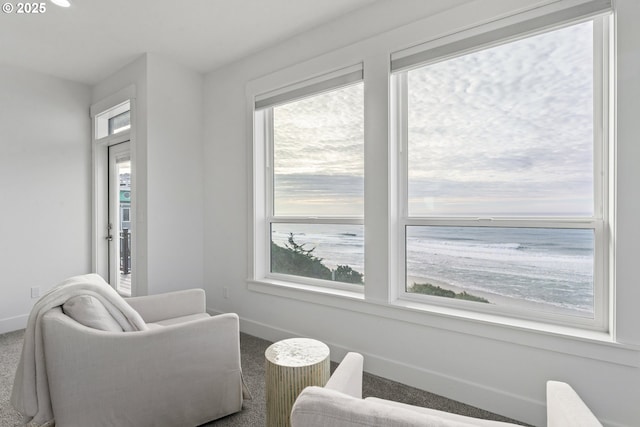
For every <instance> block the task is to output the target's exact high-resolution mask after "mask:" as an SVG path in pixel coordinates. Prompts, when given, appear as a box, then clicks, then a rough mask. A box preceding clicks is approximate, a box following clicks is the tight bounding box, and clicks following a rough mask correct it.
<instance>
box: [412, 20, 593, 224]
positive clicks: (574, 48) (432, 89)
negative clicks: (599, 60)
mask: <svg viewBox="0 0 640 427" xmlns="http://www.w3.org/2000/svg"><path fill="white" fill-rule="evenodd" d="M591 26H592V24H591V23H590V22H588V23H583V24H578V25H575V26H572V27H568V28H565V29H562V30H558V31H554V32H551V33H546V34H542V35H538V36H535V37H531V38H527V39H523V40H520V41H516V42H512V43H508V44H505V45H501V46H497V47H494V48H490V49H485V50H482V51H479V52H475V53H471V54H468V55H465V56H461V57H458V58H454V59H450V60H446V61H443V62H439V63H436V64H432V65H429V66H426V67H422V68H419V69H416V70H412V71H410V72H409V73H408V82H409V83H408V84H409V118H408V120H409V150H408V153H409V154H408V155H409V171H410V172H409V177H410V178H409V179H410V187H411V188H413V194H416V197H418V196H417V193H421V197H431V198H441V199H442V200H441V202H442V201H443V200H444V199H446V198H448V199H449V200H451V199H452V198H455V197H462V195H461V194H460V193H468V194H467V195H466V196H464V197H469V198H470V200H471V199H474V200H475V199H477V200H478V202H477V203H475V202H473V203H472V202H470V203H463V205H464V206H466V207H467V208H469V206H472V208H471V209H472V212H469V213H470V214H473V211H478V210H485V209H484V208H481V207H480V206H481V202H480V201H482V200H483V199H485V200H486V202H487V204H493V205H495V206H497V204H498V202H497V201H501V202H500V203H503V205H504V207H503V209H498V211H499V212H501V213H502V214H507V215H508V214H510V213H516V212H520V211H521V210H522V209H523V208H522V207H520V208H518V204H519V202H518V203H513V202H511V203H510V202H509V201H510V200H512V201H517V200H521V199H523V200H525V201H526V200H527V199H531V205H532V207H533V205H540V206H543V205H544V202H546V204H547V206H546V208H545V210H546V211H547V212H552V213H554V214H568V213H569V212H571V213H574V212H578V211H579V212H585V208H584V206H583V205H584V203H586V204H587V205H588V206H589V209H588V211H589V212H591V211H592V206H593V200H592V194H593V184H592V170H593V166H592V165H593V99H592V98H593V81H592V75H593V72H592V67H593V56H592V55H593V53H592V52H593V49H592V45H591V43H592V28H591ZM443 183H446V184H443ZM435 187H438V188H446V189H447V190H446V191H447V192H448V193H446V194H445V193H442V192H435V191H434V190H433V188H435ZM430 191H432V192H433V193H432V194H430V195H429V192H430ZM576 192H578V193H576ZM507 193H508V194H512V196H506V194H507ZM567 201H575V202H576V203H577V205H576V206H571V205H570V203H567ZM578 201H579V202H578ZM417 204H418V205H419V203H417ZM440 205H443V203H436V204H435V205H433V206H440ZM445 205H446V204H445ZM495 206H494V208H495ZM434 209H435V208H434ZM524 209H525V210H526V209H527V208H526V207H524ZM540 209H541V207H539V208H536V209H534V210H535V211H538V210H540ZM422 213H424V212H422ZM431 213H434V212H431ZM435 213H437V212H435Z"/></svg>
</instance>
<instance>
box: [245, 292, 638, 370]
mask: <svg viewBox="0 0 640 427" xmlns="http://www.w3.org/2000/svg"><path fill="white" fill-rule="evenodd" d="M247 283H248V289H249V290H250V291H253V292H258V293H262V294H267V295H273V296H278V297H282V298H287V299H293V300H297V301H304V302H308V303H312V304H320V305H326V306H329V307H334V308H339V309H344V310H346V311H351V312H358V313H363V314H368V315H372V316H379V317H384V318H388V319H392V320H395V321H403V322H407V323H413V324H418V325H422V326H426V327H430V328H438V329H445V330H449V331H452V332H456V333H461V334H467V335H472V336H476V337H478V336H479V337H483V338H487V339H492V340H497V341H503V342H508V343H511V344H516V345H521V346H526V347H532V348H536V349H542V350H547V351H552V352H556V353H562V354H567V355H571V356H576V357H581V358H587V359H593V360H599V361H604V362H608V363H613V364H617V365H623V366H631V367H640V357H638V356H639V354H640V347H637V346H632V345H626V344H621V343H618V342H615V341H614V340H613V339H612V337H611V335H610V334H608V333H605V332H597V331H588V330H583V329H578V328H571V327H565V326H558V325H549V324H544V323H539V322H534V321H529V320H520V319H513V318H507V317H503V316H498V315H491V314H483V313H475V312H469V311H464V310H460V309H453V308H448V307H440V306H434V305H428V304H423V303H419V302H414V301H404V300H395V301H392V302H383V301H372V300H367V299H366V298H365V296H364V295H363V294H362V293H358V292H352V291H346V290H341V289H333V288H324V287H318V286H311V285H303V284H297V283H292V282H284V281H277V280H248V281H247Z"/></svg>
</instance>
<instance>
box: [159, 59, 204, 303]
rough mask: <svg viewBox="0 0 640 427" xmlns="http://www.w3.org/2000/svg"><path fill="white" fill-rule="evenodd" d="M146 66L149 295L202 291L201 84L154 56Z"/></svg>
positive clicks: (186, 71) (198, 77)
mask: <svg viewBox="0 0 640 427" xmlns="http://www.w3.org/2000/svg"><path fill="white" fill-rule="evenodd" d="M147 60H148V63H147V66H148V72H149V74H148V122H147V123H148V141H147V164H148V175H147V177H148V182H149V187H148V193H147V213H148V218H147V222H148V246H147V250H148V259H149V289H150V291H151V293H160V292H166V291H170V290H177V289H185V288H191V287H202V286H203V275H204V266H203V262H204V232H203V231H204V224H203V221H204V220H203V215H204V207H203V206H204V190H203V186H204V174H203V168H204V161H203V148H202V134H203V127H204V123H203V108H204V103H203V93H202V92H203V91H202V88H203V84H204V78H203V76H202V75H201V74H198V73H196V72H193V71H191V70H189V69H187V68H185V67H183V66H181V65H179V64H176V63H175V62H171V61H170V60H168V59H167V58H163V57H161V56H159V55H155V54H149V55H148V56H147Z"/></svg>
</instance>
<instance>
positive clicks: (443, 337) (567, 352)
mask: <svg viewBox="0 0 640 427" xmlns="http://www.w3.org/2000/svg"><path fill="white" fill-rule="evenodd" d="M533 3H541V2H533V1H527V0H518V1H514V0H478V1H476V2H473V3H471V4H469V5H468V6H462V7H461V8H459V9H457V10H455V13H451V12H445V13H443V14H441V15H438V16H436V17H435V18H432V19H429V18H425V20H424V21H419V22H413V23H411V24H409V25H407V26H402V27H399V28H398V29H397V30H393V31H392V32H390V33H388V34H382V33H381V34H379V35H377V36H373V37H371V38H368V39H364V40H362V41H361V42H358V39H359V38H362V37H370V36H371V35H372V34H374V33H371V32H368V30H370V29H371V28H369V27H368V25H373V26H374V27H375V26H376V25H378V24H380V27H379V28H380V29H381V30H380V31H386V30H388V29H389V27H386V26H383V25H382V24H381V23H380V21H376V19H372V20H371V21H365V20H363V19H362V16H358V14H357V13H356V14H354V15H350V16H346V17H344V18H343V19H342V20H340V21H337V22H334V23H332V24H330V25H328V26H325V27H320V28H318V29H315V30H313V31H311V32H309V33H307V34H304V35H302V36H299V37H296V38H294V39H291V40H289V41H287V42H285V43H283V44H281V45H279V46H277V47H275V48H273V49H269V50H266V51H263V52H260V53H258V54H256V55H254V56H252V57H250V58H247V59H245V60H242V61H240V62H238V63H235V64H232V65H230V66H228V67H225V68H222V69H220V70H217V71H215V72H212V73H210V74H208V75H207V76H206V82H205V119H204V120H205V134H204V141H205V147H204V149H205V162H206V164H205V260H206V262H205V280H206V284H207V291H208V303H209V306H210V308H211V310H212V311H220V312H224V311H235V312H237V313H238V314H239V315H240V317H241V328H242V330H243V331H245V332H248V333H251V334H254V335H258V336H262V337H264V338H267V339H271V340H276V339H280V338H284V337H288V336H293V335H298V336H311V337H315V338H318V339H321V340H323V341H325V342H327V343H328V344H329V345H330V347H331V349H332V358H333V359H334V360H339V359H340V358H341V357H342V356H343V355H344V352H345V351H348V350H355V351H359V352H362V353H364V355H365V368H366V369H367V370H368V371H370V372H373V373H377V374H379V375H382V376H385V377H388V378H392V379H396V380H399V381H402V382H404V383H407V384H411V385H414V386H417V387H420V388H423V389H426V390H429V391H432V392H436V393H439V394H442V395H445V396H449V397H451V398H454V399H457V400H460V401H464V402H467V403H470V404H472V405H476V406H479V407H483V408H485V409H488V410H492V411H495V412H498V413H501V414H504V415H507V416H511V417H514V418H517V419H520V420H522V421H525V422H529V423H532V424H535V425H544V424H545V418H544V417H545V415H544V413H545V412H544V398H545V395H544V386H545V381H546V380H547V379H559V380H564V381H568V382H570V383H571V384H572V385H573V386H574V387H575V388H576V389H577V390H579V392H580V394H581V395H582V396H583V397H584V399H585V401H586V402H587V403H588V404H589V405H590V407H592V409H593V410H594V412H595V413H596V414H597V415H598V417H599V418H601V419H602V420H603V422H604V423H605V425H611V426H634V425H640V408H639V407H638V405H637V402H638V401H639V399H640V369H639V368H638V366H639V365H640V352H639V351H638V345H639V344H640V335H639V332H638V331H639V328H637V325H640V310H637V309H635V301H638V300H639V299H640V298H639V297H640V295H638V294H639V292H640V291H639V289H640V287H639V286H638V279H637V271H636V269H635V268H634V265H633V262H634V260H635V261H636V262H637V259H638V250H637V249H636V247H637V242H638V241H640V227H637V226H634V221H637V218H639V217H640V200H639V199H638V198H636V197H635V193H637V191H636V189H637V183H638V182H640V169H639V168H637V166H636V167H634V164H637V161H638V158H640V156H639V152H638V151H639V148H638V147H639V144H638V141H637V135H640V122H639V121H638V120H637V116H638V104H637V101H636V100H637V99H640V88H639V87H638V69H640V67H639V61H640V55H639V53H638V52H640V29H639V28H638V27H637V25H636V24H635V23H637V22H638V20H639V19H640V7H639V6H638V4H637V2H636V1H635V0H619V1H618V2H617V7H618V24H619V27H618V44H619V53H620V55H619V58H618V67H619V68H618V72H619V76H620V79H619V82H618V86H619V90H620V91H621V92H622V91H624V93H621V96H620V97H619V99H618V104H617V109H618V113H619V116H618V137H619V140H618V154H619V158H618V188H619V190H620V191H619V194H618V198H617V199H618V212H617V219H618V221H617V226H618V236H619V238H618V240H617V242H616V245H617V246H616V250H617V256H618V258H617V271H616V273H617V279H618V280H617V286H616V292H617V298H616V304H617V306H616V308H617V310H616V311H615V313H614V319H615V326H616V332H617V338H618V343H615V342H613V343H605V342H600V341H597V340H593V339H589V338H571V337H569V336H566V335H563V334H562V333H538V332H535V331H533V330H530V329H527V328H525V327H508V326H504V325H499V324H497V323H492V322H487V323H479V322H474V321H469V320H465V319H462V318H455V317H452V316H441V315H436V314H428V313H419V312H415V311H401V310H398V309H395V308H393V307H389V306H385V305H384V304H372V303H370V302H367V301H346V300H344V299H340V298H332V297H317V296H316V297H313V298H312V297H308V296H306V295H305V294H304V292H298V293H296V292H289V291H287V292H280V291H279V290H270V291H256V290H249V289H248V285H247V275H248V273H247V272H248V270H249V265H248V264H247V260H248V255H249V246H248V241H249V236H248V234H247V233H248V230H247V228H248V227H247V225H248V220H249V217H250V215H251V212H250V197H251V194H250V191H251V188H250V182H249V181H250V180H249V172H250V170H249V168H250V152H251V141H250V135H249V134H248V132H247V120H249V117H248V116H247V106H246V103H245V88H246V85H247V84H248V83H249V82H251V81H252V80H254V79H256V78H260V77H262V76H265V75H267V74H269V73H272V72H274V71H276V70H282V69H284V68H286V67H289V66H291V65H293V64H299V63H304V64H305V65H306V64H311V65H313V63H314V61H315V59H314V58H316V57H318V56H320V55H323V54H325V53H327V52H331V51H332V50H336V49H338V53H337V54H336V56H340V55H343V56H344V57H345V58H351V57H352V56H354V55H357V54H358V53H359V52H360V54H361V55H362V56H364V57H365V60H369V59H372V58H368V57H367V54H368V52H372V51H374V50H375V49H378V47H376V46H379V45H381V44H382V45H384V44H385V43H387V42H388V40H390V39H396V40H399V39H404V40H406V41H407V44H411V42H409V40H410V38H411V37H412V36H414V35H415V34H418V33H419V32H421V31H423V33H422V34H423V37H424V38H428V36H432V37H433V36H434V34H437V31H438V30H437V28H440V29H442V28H445V27H449V28H458V27H464V26H465V25H468V24H469V23H472V22H474V19H479V18H477V17H478V16H479V15H482V14H485V15H486V14H487V13H493V14H494V15H495V16H498V15H500V14H502V13H506V12H509V11H510V10H515V9H517V8H518V7H522V6H527V5H531V4H533ZM397 5H398V2H388V3H384V2H383V3H381V4H378V5H376V6H375V7H376V10H375V12H376V13H375V14H374V15H373V16H372V18H375V17H379V16H383V17H384V16H385V14H384V10H383V8H384V7H388V8H389V9H388V11H389V13H390V14H391V12H392V11H393V14H394V15H393V16H394V17H395V18H396V19H397V20H396V22H397V23H398V24H400V22H399V21H400V18H399V17H398V7H397ZM419 12H420V11H416V10H415V9H411V10H410V11H409V13H407V17H406V18H407V19H406V22H410V21H414V20H415V19H417V16H418V14H419ZM421 12H423V14H422V15H421V16H427V14H426V12H425V11H424V10H422V11H421ZM362 13H363V16H365V15H366V13H367V11H364V12H362ZM409 15H411V17H412V19H409ZM359 18H360V19H359ZM368 22H371V23H370V24H368ZM363 27H366V28H365V29H364V30H363ZM419 41H421V40H419V38H415V39H413V40H412V42H419ZM379 59H380V58H378V57H376V58H373V60H379ZM305 61H307V62H305ZM347 65H348V64H347ZM365 66H366V65H365ZM308 68H312V67H308ZM366 74H367V73H366V71H365V76H366ZM365 78H366V77H365ZM383 96H386V95H383ZM621 156H624V158H622V157H621ZM367 268H369V267H367ZM367 276H368V277H371V276H369V275H367ZM367 283H369V280H368V281H367ZM224 288H228V290H229V298H227V299H225V298H224V297H223V289H224ZM253 289H259V287H253ZM376 296H377V295H376ZM622 343H624V344H626V345H623V344H622Z"/></svg>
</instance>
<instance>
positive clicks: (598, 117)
mask: <svg viewBox="0 0 640 427" xmlns="http://www.w3.org/2000/svg"><path fill="white" fill-rule="evenodd" d="M587 21H593V23H594V25H593V34H594V45H593V49H594V76H593V81H594V87H593V91H594V98H593V100H594V136H593V137H594V141H593V168H594V170H593V178H594V214H593V216H592V217H590V218H587V217H524V216H517V217H509V216H495V217H478V216H477V215H476V216H473V215H469V216H449V217H442V216H409V213H408V204H409V198H408V135H407V131H406V129H407V127H408V123H407V117H408V102H407V93H408V92H407V91H408V89H407V72H408V71H410V70H411V69H415V68H418V67H422V66H425V65H428V64H432V63H437V62H442V61H446V60H449V59H452V58H456V57H459V56H462V55H465V54H468V53H471V52H475V51H480V50H483V49H487V48H490V47H493V46H497V45H501V44H505V43H509V42H512V41H514V40H519V39H523V38H528V37H532V36H535V35H537V34H541V33H546V32H550V31H554V30H557V29H560V28H564V27H567V26H571V25H574V24H578V23H581V22H587ZM467 33H472V32H467ZM464 35H465V32H462V33H457V34H455V35H454V37H453V39H454V40H455V41H454V43H460V42H461V41H462V43H461V44H462V45H466V46H467V48H465V49H464V50H461V51H459V52H453V53H452V52H447V54H446V55H443V56H438V55H433V57H432V58H431V59H430V60H428V61H426V62H417V63H415V64H411V65H409V66H406V67H403V68H400V69H398V70H393V55H392V72H391V77H390V78H391V81H390V89H391V90H390V92H391V96H390V102H391V103H392V106H391V112H392V113H391V119H390V124H391V126H392V131H391V137H392V138H391V139H392V142H393V143H394V145H395V146H396V147H397V152H398V165H397V168H398V178H397V184H398V185H397V187H398V188H397V192H398V197H397V204H398V207H397V209H398V221H397V227H396V233H397V236H396V244H397V247H398V249H399V250H398V251H397V254H398V256H397V260H396V261H395V262H397V269H396V277H395V280H396V281H397V286H396V290H395V291H396V296H397V299H398V300H399V301H405V302H410V303H411V302H412V303H419V304H425V305H435V306H442V307H450V308H454V309H462V310H465V311H469V312H479V313H487V314H498V315H504V316H508V317H510V318H520V319H525V320H533V321H542V322H544V323H551V324H558V325H563V326H573V327H578V328H581V329H587V330H595V331H608V330H609V323H610V322H609V313H610V301H611V300H612V298H610V293H611V286H610V285H609V283H612V277H611V268H610V265H611V263H612V262H613V260H612V256H613V254H612V252H611V249H610V248H611V243H612V239H611V235H612V223H611V220H612V212H611V210H612V208H611V200H610V194H614V193H613V192H612V191H611V186H612V185H613V177H612V176H611V173H612V171H613V168H610V162H611V160H610V159H612V158H613V156H612V153H611V151H612V150H613V147H612V144H611V142H610V130H609V122H610V108H611V105H613V103H612V100H611V99H610V98H611V94H612V93H613V92H612V90H611V87H610V86H611V78H610V73H611V71H610V67H611V58H610V51H609V44H610V37H611V34H610V16H609V15H608V14H600V15H596V16H589V17H584V18H579V19H573V20H569V21H563V22H561V23H558V24H556V25H553V26H546V27H544V28H538V29H535V30H531V31H526V32H523V33H519V34H512V35H509V36H508V37H504V38H500V39H497V40H490V41H488V42H487V41H486V40H483V37H479V38H478V40H482V42H481V43H479V44H477V45H475V46H473V47H472V48H469V47H468V46H469V43H473V39H474V37H477V36H476V35H474V34H468V35H467V37H466V38H465V37H464ZM447 42H449V43H451V41H450V39H448V38H443V39H441V40H439V43H438V44H437V45H435V46H434V45H430V46H429V49H434V50H436V51H437V49H439V48H441V46H443V45H446V44H447ZM444 50H445V51H447V49H446V48H445V49H444ZM412 54H415V53H414V52H412ZM418 55H420V53H418ZM427 56H429V55H428V52H427ZM611 141H612V139H611ZM599 177H600V179H599ZM409 226H468V227H510V228H513V227H515V228H524V227H527V228H578V229H590V230H593V232H594V276H593V279H594V318H593V319H591V318H582V317H577V316H576V317H574V316H568V315H561V314H553V313H550V312H549V313H547V312H537V311H536V312H533V311H528V310H522V309H517V308H515V307H495V306H492V307H484V305H483V304H476V303H472V302H468V301H460V300H453V299H449V298H442V297H437V296H428V295H420V294H416V293H410V292H407V291H406V277H407V264H406V261H407V259H406V258H407V257H406V249H407V246H406V229H407V227H409Z"/></svg>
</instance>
